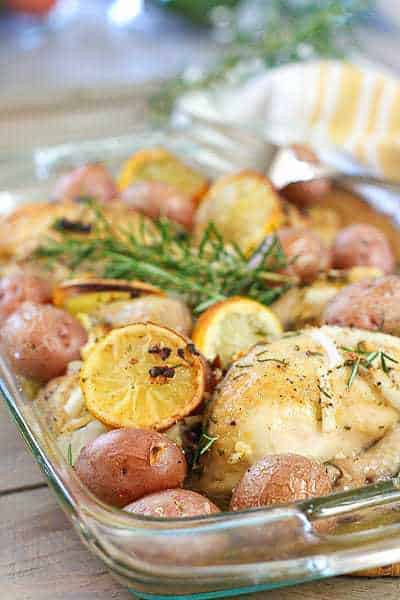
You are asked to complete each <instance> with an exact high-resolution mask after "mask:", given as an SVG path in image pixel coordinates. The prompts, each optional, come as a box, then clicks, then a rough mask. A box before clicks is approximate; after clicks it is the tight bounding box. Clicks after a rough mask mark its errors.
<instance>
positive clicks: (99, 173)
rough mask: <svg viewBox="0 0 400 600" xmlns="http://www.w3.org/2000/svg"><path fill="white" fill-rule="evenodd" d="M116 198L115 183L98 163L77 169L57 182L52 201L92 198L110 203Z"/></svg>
mask: <svg viewBox="0 0 400 600" xmlns="http://www.w3.org/2000/svg"><path fill="white" fill-rule="evenodd" d="M117 197H118V189H117V186H116V185H115V182H114V180H113V178H112V176H111V174H110V173H109V172H108V170H107V169H106V167H105V166H104V165H101V164H99V163H94V164H88V165H84V166H82V167H78V168H76V169H74V170H73V171H71V172H70V173H66V174H65V175H63V176H62V177H60V179H59V180H58V181H57V183H56V185H55V187H54V190H53V198H54V200H64V201H65V200H77V199H78V198H93V199H94V200H97V201H99V202H110V201H111V200H115V199H116V198H117Z"/></svg>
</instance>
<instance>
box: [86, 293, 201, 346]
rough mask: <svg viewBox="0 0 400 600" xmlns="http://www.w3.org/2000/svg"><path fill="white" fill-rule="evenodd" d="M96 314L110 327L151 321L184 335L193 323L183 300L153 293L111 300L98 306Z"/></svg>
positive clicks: (188, 332)
mask: <svg viewBox="0 0 400 600" xmlns="http://www.w3.org/2000/svg"><path fill="white" fill-rule="evenodd" d="M96 316H97V317H98V318H99V319H100V320H101V321H102V322H104V323H105V324H106V325H108V326H110V327H124V326H126V325H130V324H132V323H137V322H145V321H152V322H153V323H156V324H157V325H163V326H164V327H169V328H170V329H173V330H174V331H177V332H178V333H180V334H182V335H185V336H188V335H190V333H191V331H192V325H193V319H192V315H191V312H190V310H189V308H188V307H187V306H186V304H185V303H184V302H182V301H181V300H178V299H176V298H168V297H167V296H157V295H155V294H152V295H145V296H142V297H141V298H135V299H133V300H120V301H118V302H112V303H111V304H108V305H104V306H103V307H101V308H99V309H98V310H97V311H96Z"/></svg>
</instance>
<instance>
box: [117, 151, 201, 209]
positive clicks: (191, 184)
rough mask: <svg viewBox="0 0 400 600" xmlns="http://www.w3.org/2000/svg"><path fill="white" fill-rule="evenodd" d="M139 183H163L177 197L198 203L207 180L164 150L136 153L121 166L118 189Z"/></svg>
mask: <svg viewBox="0 0 400 600" xmlns="http://www.w3.org/2000/svg"><path fill="white" fill-rule="evenodd" d="M143 181H159V182H162V183H166V184H168V185H170V186H171V187H173V188H174V189H176V190H177V191H178V192H180V193H181V194H184V195H185V196H189V197H190V198H192V199H193V200H199V199H200V198H201V197H202V196H203V195H204V193H205V192H206V191H207V189H208V181H207V179H206V178H205V177H204V176H203V175H202V174H201V173H198V172H197V171H195V170H194V169H192V168H191V167H189V166H188V165H186V164H185V163H183V162H182V161H181V160H179V158H177V157H176V156H174V155H173V154H171V153H170V152H168V150H165V149H164V148H149V149H145V150H140V151H139V152H137V153H136V154H134V155H133V156H132V157H131V158H129V159H128V160H127V161H126V162H125V164H124V165H123V166H122V170H121V173H120V176H119V178H118V184H119V188H120V190H124V189H125V188H127V187H128V186H130V185H132V184H134V183H139V182H143Z"/></svg>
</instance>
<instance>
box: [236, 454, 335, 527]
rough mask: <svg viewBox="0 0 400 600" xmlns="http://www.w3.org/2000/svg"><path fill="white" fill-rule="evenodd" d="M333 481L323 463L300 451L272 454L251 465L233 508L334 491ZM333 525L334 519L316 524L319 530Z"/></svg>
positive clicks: (247, 507)
mask: <svg viewBox="0 0 400 600" xmlns="http://www.w3.org/2000/svg"><path fill="white" fill-rule="evenodd" d="M332 489H333V486H332V481H331V479H330V478H329V476H328V473H327V471H326V469H325V467H324V465H322V464H321V463H319V462H317V461H316V460H314V459H312V458H306V457H305V456H300V455H299V454H271V455H268V456H265V457H264V458H262V459H261V460H259V461H258V462H256V463H255V464H254V465H252V466H251V467H250V468H249V469H248V470H247V471H246V473H245V474H244V475H243V477H242V479H241V480H240V481H239V483H238V485H237V486H236V488H235V489H234V491H233V495H232V499H231V503H230V509H231V510H233V511H238V510H246V509H249V508H261V507H262V506H269V505H274V504H290V503H293V502H298V501H300V500H306V499H307V498H314V497H317V496H327V495H329V494H330V493H332ZM333 526H334V521H333V520H332V519H329V520H324V521H320V522H318V523H315V524H314V528H315V529H316V530H318V531H319V532H321V533H323V532H327V531H330V530H331V529H332V527H333Z"/></svg>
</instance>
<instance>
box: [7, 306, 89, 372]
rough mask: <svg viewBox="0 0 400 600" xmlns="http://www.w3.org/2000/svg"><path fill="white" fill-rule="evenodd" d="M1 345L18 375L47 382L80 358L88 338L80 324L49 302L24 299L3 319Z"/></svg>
mask: <svg viewBox="0 0 400 600" xmlns="http://www.w3.org/2000/svg"><path fill="white" fill-rule="evenodd" d="M0 335H1V345H2V347H3V348H4V350H5V352H6V354H7V356H8V357H9V360H10V362H11V365H12V366H13V368H14V369H15V370H16V372H17V373H18V374H19V375H23V376H25V377H30V378H33V379H38V380H40V381H43V382H46V381H49V380H50V379H53V377H57V376H58V375H62V374H63V373H64V372H65V370H66V368H67V365H68V363H70V362H71V361H73V360H78V359H79V358H80V349H81V347H82V346H83V345H84V344H85V343H86V341H87V335H86V332H85V330H84V328H83V327H82V325H81V324H80V323H79V321H77V320H76V319H75V318H74V317H72V316H71V315H70V314H69V313H67V312H65V311H64V310H61V309H59V308H55V307H54V306H52V305H51V304H45V305H41V304H34V303H33V302H24V303H23V304H21V306H20V307H19V308H18V309H17V310H16V311H15V312H14V313H13V314H12V315H11V316H10V317H8V319H7V320H6V321H5V323H4V324H3V326H2V329H1V334H0Z"/></svg>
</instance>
